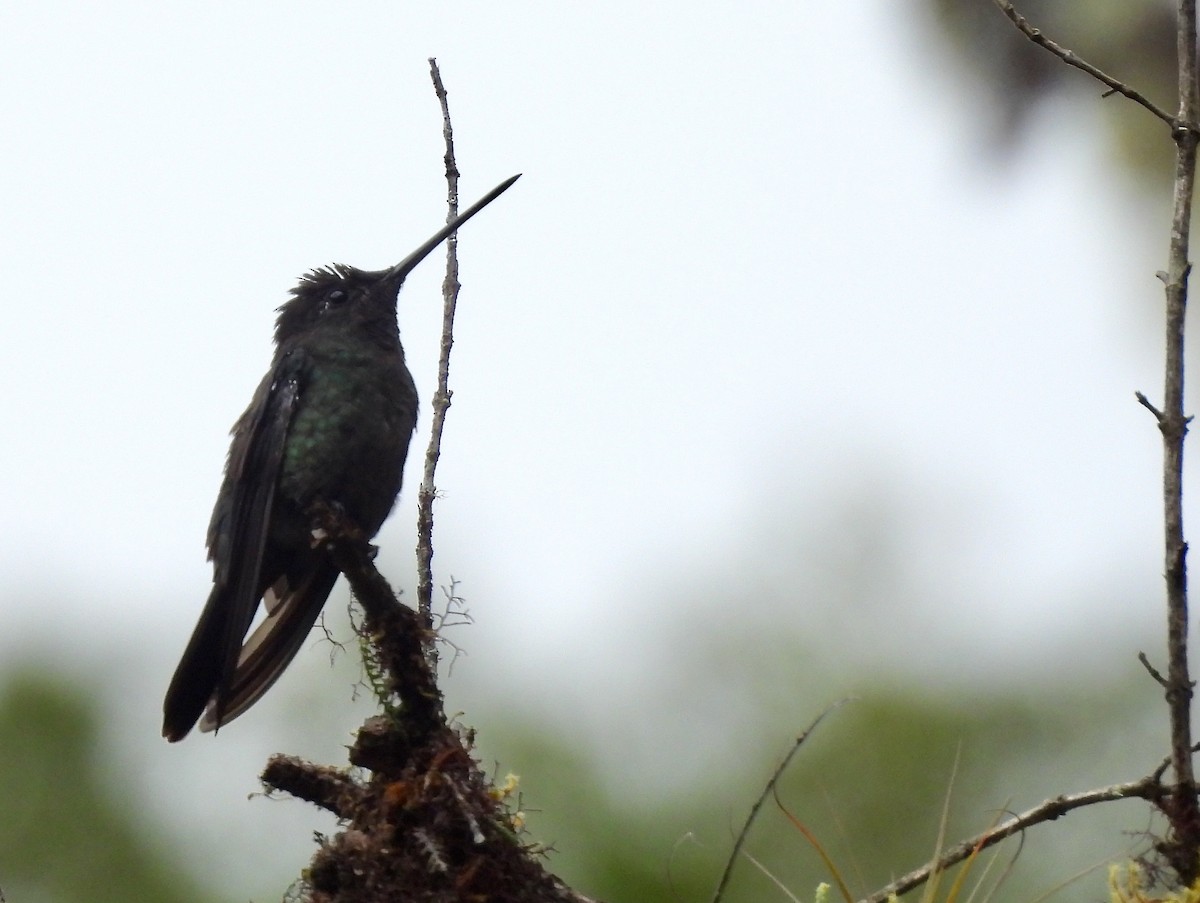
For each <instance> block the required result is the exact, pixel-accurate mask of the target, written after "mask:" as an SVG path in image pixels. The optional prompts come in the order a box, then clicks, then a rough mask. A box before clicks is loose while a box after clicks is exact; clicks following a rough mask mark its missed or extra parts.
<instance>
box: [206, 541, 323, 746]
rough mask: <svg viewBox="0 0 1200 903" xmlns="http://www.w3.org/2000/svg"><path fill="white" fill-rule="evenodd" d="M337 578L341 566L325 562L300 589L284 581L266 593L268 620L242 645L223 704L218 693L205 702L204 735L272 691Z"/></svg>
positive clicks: (265, 601) (300, 583)
mask: <svg viewBox="0 0 1200 903" xmlns="http://www.w3.org/2000/svg"><path fill="white" fill-rule="evenodd" d="M337 578H338V570H337V568H335V567H333V566H332V565H331V564H329V563H328V562H326V561H324V560H322V561H321V563H320V564H317V565H316V566H315V567H314V568H313V569H312V570H311V571H309V572H308V573H307V574H305V575H304V577H303V578H301V580H300V581H299V583H298V585H297V586H295V587H294V588H293V587H291V586H290V585H289V583H288V581H287V578H286V577H280V578H279V580H277V581H276V582H275V584H274V585H273V586H272V587H271V588H269V589H268V590H267V591H266V593H265V594H264V597H263V602H264V604H265V605H266V608H267V617H266V618H265V619H264V620H263V622H262V623H261V624H259V625H258V627H257V628H256V629H255V631H254V632H253V633H252V634H250V636H249V638H248V639H247V640H246V642H245V643H244V644H243V645H242V649H241V652H240V653H239V654H238V660H237V665H236V666H235V667H234V670H233V675H232V677H230V679H229V683H228V686H227V687H226V688H225V692H224V693H223V694H222V698H221V699H220V700H219V701H218V699H217V695H216V693H210V696H209V698H206V699H205V703H206V706H202V707H204V708H205V711H204V715H203V717H201V718H200V730H201V731H205V732H208V731H215V730H217V729H218V728H219V727H221V726H222V725H226V724H228V723H229V722H230V721H232V720H233V719H234V718H236V717H238V716H239V715H241V714H242V713H243V712H245V711H246V710H247V709H248V708H250V707H251V706H252V705H254V703H256V702H258V700H259V699H260V698H261V697H262V695H263V694H264V693H266V692H267V690H269V689H271V686H272V684H274V683H275V681H276V680H278V679H279V675H281V674H282V673H283V672H284V670H285V669H286V668H287V666H288V665H289V664H290V663H291V661H292V659H293V658H295V657H296V653H297V652H299V651H300V647H301V646H303V645H304V640H305V639H306V638H307V637H308V634H309V631H311V630H312V626H313V624H315V623H316V622H317V617H318V616H319V615H320V614H321V609H322V608H323V607H324V605H325V600H326V599H328V598H329V593H330V592H331V591H332V589H333V584H334V583H336V582H337ZM218 702H219V704H218ZM196 714H197V716H199V714H200V713H199V711H197V713H196ZM192 723H195V719H194V718H193V721H192Z"/></svg>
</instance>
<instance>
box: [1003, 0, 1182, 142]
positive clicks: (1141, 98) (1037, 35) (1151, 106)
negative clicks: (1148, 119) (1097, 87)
mask: <svg viewBox="0 0 1200 903" xmlns="http://www.w3.org/2000/svg"><path fill="white" fill-rule="evenodd" d="M995 3H996V5H997V6H998V7H1000V11H1001V12H1003V13H1004V15H1005V16H1007V17H1008V19H1009V21H1011V22H1012V23H1013V25H1015V26H1017V29H1018V30H1019V31H1020V32H1021V34H1023V35H1025V37H1027V38H1029V40H1031V41H1033V43H1035V44H1037V45H1038V46H1039V47H1043V48H1045V49H1046V50H1049V51H1050V52H1051V53H1053V54H1054V55H1055V56H1056V57H1058V58H1059V59H1060V60H1062V61H1063V62H1064V63H1066V64H1067V65H1068V66H1074V67H1075V68H1076V69H1080V70H1082V71H1083V72H1086V73H1087V74H1088V75H1090V76H1091V77H1092V78H1094V79H1096V80H1098V81H1100V82H1103V83H1104V84H1105V85H1107V86H1108V88H1109V90H1108V91H1107V92H1105V95H1104V96H1105V97H1107V96H1108V95H1109V94H1112V93H1114V92H1115V93H1117V94H1122V95H1124V96H1125V97H1128V98H1129V99H1130V100H1132V101H1133V102H1134V103H1137V104H1140V105H1141V106H1143V107H1145V108H1146V109H1147V110H1149V111H1150V112H1151V113H1153V114H1154V115H1155V116H1157V117H1158V118H1159V119H1161V120H1162V121H1163V122H1165V123H1166V124H1167V125H1169V126H1172V127H1174V125H1175V118H1174V117H1173V116H1171V115H1170V114H1169V113H1167V112H1166V111H1165V110H1163V109H1162V108H1160V107H1159V106H1157V105H1156V104H1155V103H1154V102H1153V101H1151V100H1149V99H1148V98H1146V97H1145V95H1143V94H1142V93H1141V92H1140V91H1135V90H1134V89H1133V88H1131V87H1129V85H1127V84H1125V83H1124V82H1121V81H1118V80H1117V79H1115V78H1113V77H1112V76H1111V75H1109V74H1107V73H1106V72H1103V71H1101V70H1100V69H1098V68H1096V67H1095V66H1093V65H1092V64H1091V63H1089V62H1088V61H1087V60H1083V59H1080V58H1079V57H1078V56H1076V55H1075V53H1074V52H1073V51H1071V50H1068V49H1067V48H1066V47H1063V46H1062V45H1061V44H1056V43H1055V42H1054V41H1051V40H1050V39H1049V38H1048V37H1046V36H1045V35H1044V34H1042V32H1041V29H1038V28H1035V27H1034V26H1033V25H1030V24H1029V20H1028V19H1026V18H1025V17H1024V16H1022V15H1021V14H1020V13H1019V12H1017V11H1016V10H1015V9H1013V5H1012V3H1010V2H1009V0H995Z"/></svg>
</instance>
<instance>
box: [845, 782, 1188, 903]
mask: <svg viewBox="0 0 1200 903" xmlns="http://www.w3.org/2000/svg"><path fill="white" fill-rule="evenodd" d="M1159 778H1160V774H1159V772H1157V771H1156V772H1155V773H1154V774H1150V775H1147V776H1146V777H1144V778H1142V779H1141V780H1137V781H1130V782H1129V783H1126V784H1113V785H1112V786H1111V787H1101V788H1099V789H1097V790H1088V791H1085V792H1083V793H1072V794H1067V795H1064V796H1056V797H1054V798H1053V799H1049V800H1046V801H1045V802H1044V803H1042V804H1040V805H1038V806H1034V807H1033V808H1032V809H1029V810H1027V811H1025V812H1022V813H1020V814H1019V815H1014V816H1013V817H1012V818H1010V819H1009V820H1008V821H1005V822H1001V823H1000V824H998V825H996V827H994V828H992V829H991V830H988V831H984V832H983V833H982V834H978V835H976V836H975V837H968V838H967V839H966V840H962V841H959V842H958V843H957V844H955V845H954V846H952V847H950V848H949V849H948V850H946V852H944V853H943V854H942V855H941V856H939V857H938V858H937V859H935V860H934V861H933V862H929V863H927V864H925V865H923V866H921V867H920V868H918V869H914V870H913V871H911V872H909V873H908V874H907V875H904V876H903V877H901V878H897V879H896V880H895V881H893V882H892V883H891V884H889V885H887V886H886V887H881V888H880V889H879V890H877V891H875V892H874V893H873V894H871V895H870V896H869V897H863V898H862V900H860V901H859V903H886V901H887V899H888V898H889V897H890V896H892V894H896V895H897V896H899V895H900V894H903V893H907V892H908V891H910V890H912V889H913V888H914V887H917V886H918V885H920V884H923V883H925V882H926V881H928V880H929V878H930V877H931V876H933V875H935V874H938V873H939V872H942V871H945V870H946V869H948V868H950V866H952V865H955V864H956V863H959V862H962V861H963V860H964V859H966V858H967V857H968V856H970V855H971V854H972V853H974V852H975V851H976V850H982V849H985V848H986V847H990V846H993V845H994V844H997V843H999V842H1000V841H1002V840H1005V839H1007V838H1009V837H1012V835H1014V834H1016V833H1018V832H1020V831H1024V830H1025V829H1026V828H1028V827H1031V826H1033V825H1036V824H1039V823H1041V822H1046V821H1053V820H1054V819H1056V818H1059V817H1060V816H1063V815H1066V814H1067V813H1068V812H1071V811H1072V810H1075V809H1082V808H1083V807H1084V806H1093V805H1095V804H1096V803H1107V802H1111V801H1112V800H1126V799H1143V800H1160V799H1162V797H1164V796H1165V795H1166V794H1167V793H1168V792H1169V791H1168V789H1167V788H1166V787H1164V786H1163V785H1162V784H1161V783H1160V781H1159Z"/></svg>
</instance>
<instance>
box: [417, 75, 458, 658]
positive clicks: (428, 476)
mask: <svg viewBox="0 0 1200 903" xmlns="http://www.w3.org/2000/svg"><path fill="white" fill-rule="evenodd" d="M429 75H430V78H432V79H433V89H434V92H435V93H436V94H437V99H438V103H439V104H440V106H441V108H442V138H443V140H444V141H445V143H446V153H445V156H444V157H443V159H444V161H445V164H446V189H447V197H446V204H447V208H448V209H447V212H446V222H450V221H451V220H452V219H454V217H456V216H457V215H458V165H457V163H456V162H455V160H454V128H453V126H452V125H451V124H450V106H449V101H448V99H447V95H446V87H445V85H443V84H442V73H441V71H440V70H439V69H438V65H437V60H435V59H434V58H433V57H430V58H429ZM458 290H459V284H458V233H451V235H450V237H449V238H448V239H446V276H445V279H443V280H442V340H441V346H440V353H439V355H438V381H437V389H436V390H435V391H434V393H433V429H432V431H431V432H430V435H429V447H428V448H427V449H426V451H425V469H424V472H423V474H422V476H421V486H420V489H419V490H418V491H417V611H418V612H419V613H420V616H421V622H422V623H423V624H424V625H425V628H426V629H427V630H430V631H432V629H433V503H434V500H435V499H436V497H437V484H436V483H435V482H434V474H435V472H436V471H437V465H438V459H439V458H440V457H441V455H442V430H443V428H444V427H445V424H446V412H447V410H449V408H450V398H451V394H452V393H451V392H450V349H451V348H452V347H453V346H454V312H455V309H456V308H457V306H458ZM425 654H426V655H427V656H429V660H430V661H431V662H433V663H434V664H436V663H437V648H436V646H435V645H434V643H433V642H432V639H431V640H430V642H429V644H428V646H427V647H426V650H425Z"/></svg>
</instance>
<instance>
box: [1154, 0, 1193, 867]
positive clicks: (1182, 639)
mask: <svg viewBox="0 0 1200 903" xmlns="http://www.w3.org/2000/svg"><path fill="white" fill-rule="evenodd" d="M1177 10H1178V12H1177V15H1178V21H1177V32H1176V52H1177V54H1178V61H1179V115H1178V116H1177V118H1176V124H1175V127H1174V128H1173V129H1172V131H1171V136H1172V138H1174V140H1175V190H1174V202H1173V210H1172V216H1171V240H1170V250H1169V253H1168V258H1167V272H1166V280H1165V282H1166V308H1167V311H1166V313H1167V316H1166V321H1167V322H1166V327H1167V328H1166V339H1167V341H1166V376H1165V388H1164V397H1163V407H1162V416H1161V417H1160V418H1159V421H1158V428H1159V430H1160V431H1161V432H1162V437H1163V512H1164V526H1165V534H1166V535H1165V547H1166V548H1165V560H1166V563H1165V576H1166V581H1167V682H1166V698H1167V708H1168V710H1169V712H1170V717H1171V768H1172V770H1173V771H1174V773H1175V786H1174V792H1173V793H1172V795H1171V799H1170V801H1169V804H1168V805H1166V806H1165V807H1164V808H1165V811H1166V813H1167V817H1168V819H1169V820H1170V823H1171V834H1170V837H1169V839H1168V840H1167V842H1165V843H1163V844H1161V845H1160V850H1161V851H1162V852H1163V854H1164V855H1165V856H1166V857H1167V859H1168V861H1169V862H1170V863H1171V866H1172V867H1173V868H1174V869H1175V871H1176V872H1177V873H1178V875H1179V878H1180V880H1181V882H1182V884H1183V885H1185V886H1188V885H1191V883H1192V882H1193V881H1194V880H1195V878H1196V876H1197V872H1198V870H1200V807H1198V806H1197V801H1196V779H1195V772H1194V770H1193V765H1192V728H1191V704H1192V680H1191V677H1190V676H1189V674H1188V661H1187V631H1188V600H1187V542H1186V541H1185V540H1184V536H1183V444H1184V438H1185V437H1186V435H1187V428H1188V418H1187V416H1186V415H1185V414H1184V409H1183V362H1184V342H1183V338H1184V318H1185V316H1184V315H1185V314H1186V312H1187V292H1188V276H1189V275H1190V273H1191V269H1192V267H1191V262H1190V260H1189V257H1188V254H1189V238H1190V235H1191V228H1192V200H1193V195H1194V193H1195V182H1196V146H1197V139H1198V135H1197V130H1196V117H1197V112H1198V107H1200V104H1198V91H1197V84H1196V73H1197V59H1196V0H1179V3H1178V8H1177Z"/></svg>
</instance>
